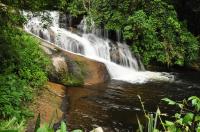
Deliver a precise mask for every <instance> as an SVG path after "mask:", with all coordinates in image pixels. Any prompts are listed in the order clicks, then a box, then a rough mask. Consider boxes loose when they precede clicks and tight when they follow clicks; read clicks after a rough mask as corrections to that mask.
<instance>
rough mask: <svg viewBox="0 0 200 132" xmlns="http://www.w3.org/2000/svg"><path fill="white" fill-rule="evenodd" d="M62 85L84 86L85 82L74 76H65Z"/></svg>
mask: <svg viewBox="0 0 200 132" xmlns="http://www.w3.org/2000/svg"><path fill="white" fill-rule="evenodd" d="M61 82H62V84H64V85H66V86H82V85H83V83H84V81H83V78H82V77H77V76H76V75H74V74H71V73H69V74H65V75H64V76H63V77H62V80H61Z"/></svg>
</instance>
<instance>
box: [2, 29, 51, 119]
mask: <svg viewBox="0 0 200 132" xmlns="http://www.w3.org/2000/svg"><path fill="white" fill-rule="evenodd" d="M0 48H1V50H0V60H1V62H0V91H1V92H0V117H1V118H8V117H13V116H15V117H17V118H18V119H21V118H23V117H24V116H29V115H30V112H29V111H28V110H27V108H26V107H25V106H26V103H27V102H28V101H30V100H31V99H32V97H33V93H35V91H36V90H37V89H38V88H40V87H42V86H43V85H44V84H45V82H46V81H47V73H46V69H47V66H48V64H49V59H48V58H47V57H46V56H45V54H44V53H43V52H42V51H41V49H40V48H39V42H38V41H37V40H36V39H34V38H33V37H31V36H30V35H28V34H26V33H24V32H23V31H21V30H20V29H17V28H15V27H8V26H4V27H0Z"/></svg>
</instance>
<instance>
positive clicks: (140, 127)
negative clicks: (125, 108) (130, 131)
mask: <svg viewBox="0 0 200 132" xmlns="http://www.w3.org/2000/svg"><path fill="white" fill-rule="evenodd" d="M137 121H138V126H139V128H138V129H139V132H143V126H142V124H141V123H140V120H139V118H138V117H137Z"/></svg>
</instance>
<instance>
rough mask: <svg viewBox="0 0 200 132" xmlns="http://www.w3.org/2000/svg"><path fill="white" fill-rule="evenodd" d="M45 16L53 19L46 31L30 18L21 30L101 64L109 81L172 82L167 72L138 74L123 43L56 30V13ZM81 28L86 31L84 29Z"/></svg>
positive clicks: (57, 26) (136, 66) (92, 35)
mask: <svg viewBox="0 0 200 132" xmlns="http://www.w3.org/2000/svg"><path fill="white" fill-rule="evenodd" d="M27 14H31V13H24V15H25V16H27ZM49 14H50V15H51V17H52V18H53V23H52V24H51V26H50V27H49V28H47V29H44V28H43V26H42V21H41V18H40V17H33V16H32V18H31V19H29V20H28V23H27V24H26V25H25V30H26V31H27V32H32V33H33V34H35V35H37V36H40V37H41V38H43V39H45V40H47V41H49V42H52V43H55V45H57V46H59V47H61V48H63V49H64V50H66V51H70V52H73V53H76V54H81V55H83V56H85V57H87V58H90V59H93V60H96V61H99V62H102V63H104V64H105V65H106V67H107V70H108V72H109V74H110V76H111V79H115V80H121V81H126V82H130V83H145V82H148V81H154V80H156V81H173V79H174V77H173V76H172V75H170V74H168V73H161V72H150V71H139V70H140V68H141V66H139V65H138V61H137V59H136V58H135V57H134V56H133V55H132V54H131V51H130V50H129V47H128V45H126V44H125V43H120V42H117V45H114V44H113V43H112V42H111V41H110V40H109V39H103V38H100V37H98V36H96V35H95V34H92V33H83V34H82V35H81V36H79V35H77V34H75V33H72V32H70V31H68V30H66V29H64V28H59V13H58V12H49ZM82 24H83V23H82ZM83 27H84V30H86V29H85V27H87V26H83ZM113 47H114V48H113ZM113 49H114V50H113ZM112 50H113V51H114V52H112ZM113 56H114V57H113Z"/></svg>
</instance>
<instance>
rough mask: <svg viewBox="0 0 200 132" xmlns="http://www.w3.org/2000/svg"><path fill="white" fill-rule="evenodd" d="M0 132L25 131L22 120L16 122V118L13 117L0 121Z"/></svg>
mask: <svg viewBox="0 0 200 132" xmlns="http://www.w3.org/2000/svg"><path fill="white" fill-rule="evenodd" d="M0 131H1V132H23V131H25V122H24V120H23V121H21V122H20V123H18V120H17V118H15V117H13V118H12V119H10V120H6V121H0Z"/></svg>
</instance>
